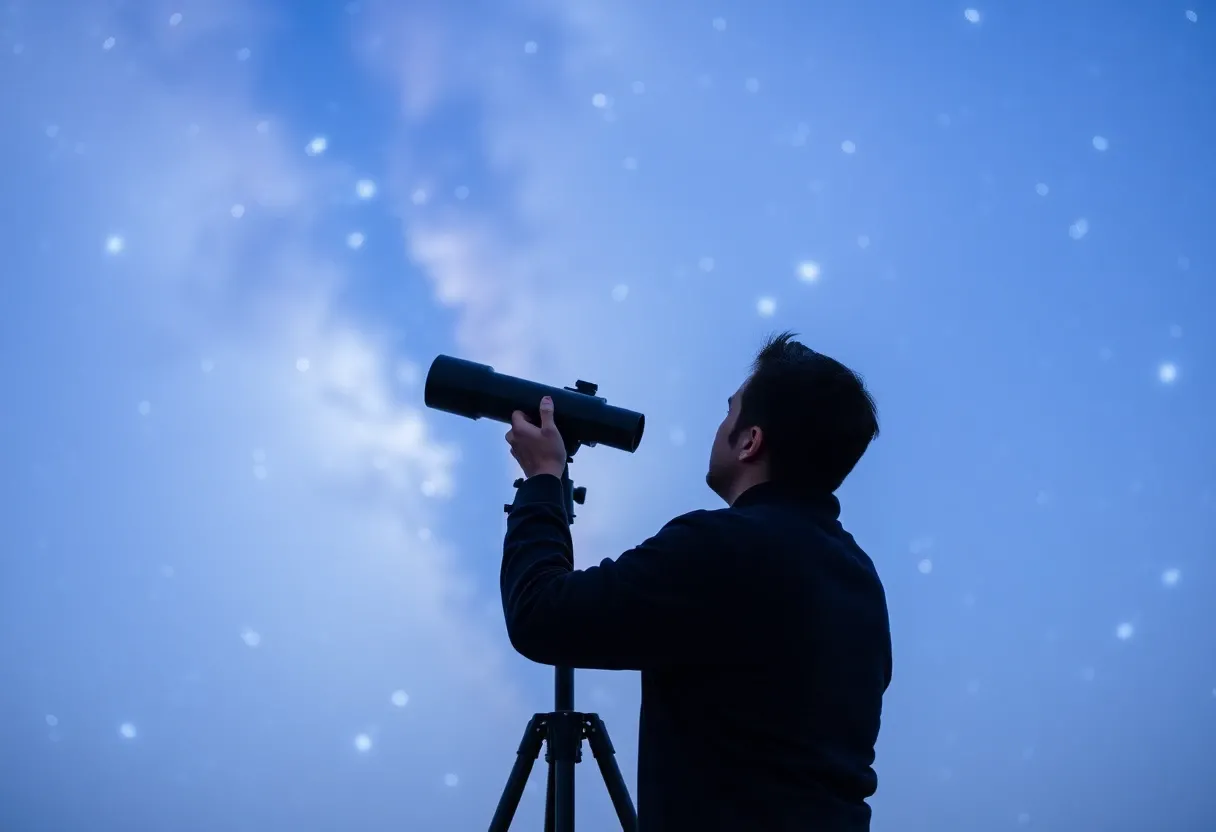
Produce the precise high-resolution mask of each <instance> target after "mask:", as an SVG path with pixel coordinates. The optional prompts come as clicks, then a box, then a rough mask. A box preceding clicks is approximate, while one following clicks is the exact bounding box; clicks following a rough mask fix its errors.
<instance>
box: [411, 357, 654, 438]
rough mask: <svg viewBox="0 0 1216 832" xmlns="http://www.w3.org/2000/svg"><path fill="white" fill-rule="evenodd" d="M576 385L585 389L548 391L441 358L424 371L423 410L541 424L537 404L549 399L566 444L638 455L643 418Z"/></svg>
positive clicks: (481, 367) (459, 360) (482, 366)
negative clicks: (522, 417)
mask: <svg viewBox="0 0 1216 832" xmlns="http://www.w3.org/2000/svg"><path fill="white" fill-rule="evenodd" d="M575 386H576V387H578V388H583V390H571V389H569V388H565V387H549V386H547V385H544V384H538V383H537V382H535V381H528V380H526V379H522V378H515V377H514V376H508V375H504V374H502V373H496V372H494V368H493V367H490V366H489V365H486V364H477V363H475V362H472V361H466V360H464V359H462V358H453V357H452V356H450V355H441V356H438V357H437V358H436V359H435V360H434V361H433V362H431V369H430V370H429V371H427V374H426V387H425V389H424V391H423V401H424V402H425V403H426V406H427V407H429V408H432V409H434V410H442V411H444V412H445V413H453V414H455V415H457V416H464V417H466V418H468V419H481V418H486V419H493V420H494V421H496V422H505V423H508V424H509V423H510V422H511V414H512V413H514V412H515V411H516V410H519V411H522V412H523V413H525V414H527V415H528V416H529V418H531V419H532V420H533V421H534V422H536V423H537V424H539V420H540V400H541V399H542V398H544V397H545V396H550V397H552V399H553V417H554V423H555V424H556V425H557V429H558V430H559V431H561V434H562V438H563V439H565V440H566V441H567V442H578V443H580V444H582V445H607V446H608V447H610V448H616V449H617V450H621V451H628V452H629V453H633V452H634V451H636V450H637V449H638V445H640V444H641V442H642V432H643V430H644V429H645V427H646V417H645V416H644V415H643V414H641V413H635V412H634V411H632V410H625V409H624V408H623V407H614V406H612V405H610V404H608V402H607V401H606V400H605V399H603V398H601V397H599V396H596V395H595V387H594V386H593V385H588V384H586V382H581V381H580V382H578V383H577V384H576V385H575Z"/></svg>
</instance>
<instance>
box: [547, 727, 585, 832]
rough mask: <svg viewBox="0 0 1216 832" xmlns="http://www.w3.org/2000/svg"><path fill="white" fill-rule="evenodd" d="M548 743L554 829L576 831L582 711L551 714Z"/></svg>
mask: <svg viewBox="0 0 1216 832" xmlns="http://www.w3.org/2000/svg"><path fill="white" fill-rule="evenodd" d="M546 727H547V729H548V738H547V744H548V748H547V751H548V753H547V754H546V755H545V759H546V760H548V762H549V766H550V771H551V772H552V777H553V791H552V795H553V832H574V766H575V764H576V763H577V762H579V760H581V759H582V758H583V715H582V714H580V713H576V712H574V711H555V712H553V713H552V714H549V722H548V725H547V726H546Z"/></svg>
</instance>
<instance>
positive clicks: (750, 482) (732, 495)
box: [726, 471, 768, 506]
mask: <svg viewBox="0 0 1216 832" xmlns="http://www.w3.org/2000/svg"><path fill="white" fill-rule="evenodd" d="M762 482H768V474H765V473H762V472H759V471H757V472H756V473H755V474H750V475H748V476H744V477H740V478H739V480H738V481H737V482H735V483H734V484H733V485H731V489H730V492H729V493H728V494H727V499H726V504H727V505H728V506H733V505H734V504H735V500H737V499H739V495H740V494H742V493H743V492H744V491H747V490H748V489H749V488H752V487H754V486H757V485H760V483H762Z"/></svg>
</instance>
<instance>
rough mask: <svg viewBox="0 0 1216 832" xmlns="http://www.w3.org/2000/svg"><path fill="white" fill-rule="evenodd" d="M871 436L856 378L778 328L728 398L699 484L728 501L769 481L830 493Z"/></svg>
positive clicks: (871, 412)
mask: <svg viewBox="0 0 1216 832" xmlns="http://www.w3.org/2000/svg"><path fill="white" fill-rule="evenodd" d="M876 436H878V414H877V411H876V410H875V407H874V400H873V399H872V398H870V394H869V393H868V392H867V391H866V388H865V384H863V383H862V380H861V378H860V377H859V376H858V375H857V374H856V373H854V372H853V371H852V370H850V369H849V368H848V367H846V366H844V365H843V364H841V363H840V362H839V361H835V360H834V359H831V358H828V357H827V356H826V355H822V354H820V353H817V352H815V351H814V350H811V349H808V348H807V347H805V346H803V345H802V344H800V343H798V342H797V341H795V340H794V333H792V332H783V333H781V334H780V335H775V336H772V337H771V338H769V339H768V341H767V342H766V343H765V344H764V346H763V347H762V348H761V349H760V352H759V354H758V355H757V356H756V360H755V363H754V364H753V365H752V372H751V375H749V376H748V377H747V380H746V381H744V382H743V385H742V386H741V387H740V388H739V389H738V390H737V391H736V392H735V394H734V395H733V396H731V397H730V399H729V410H728V412H727V414H726V418H725V419H724V420H723V421H722V424H721V425H719V427H718V433H717V434H716V435H715V436H714V444H713V447H712V449H711V450H710V454H709V473H707V474H706V475H705V482H706V483H707V484H708V485H709V487H710V488H711V489H713V491H714V493H715V494H717V495H718V496H719V497H721V498H722V499H723V500H725V501H726V502H727V503H730V504H733V503H734V501H735V498H736V497H738V496H739V495H740V494H742V493H743V492H744V491H746V490H747V489H748V488H750V487H751V486H753V485H757V484H759V483H761V482H765V481H769V480H771V481H773V482H775V483H780V484H781V485H783V486H787V487H789V488H791V489H793V490H796V491H801V492H806V493H814V494H831V493H833V492H834V491H835V490H836V489H837V488H839V487H840V484H841V483H842V482H844V479H845V477H847V476H848V475H849V472H850V471H852V470H853V467H854V466H855V465H856V464H857V461H858V460H859V459H861V456H862V454H864V453H865V452H866V448H867V447H869V445H870V442H871V440H873V439H874V438H875V437H876Z"/></svg>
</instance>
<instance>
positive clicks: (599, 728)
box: [586, 714, 638, 832]
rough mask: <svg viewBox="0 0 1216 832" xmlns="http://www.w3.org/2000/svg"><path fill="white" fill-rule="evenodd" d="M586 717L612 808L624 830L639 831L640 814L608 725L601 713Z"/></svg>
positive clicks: (594, 752)
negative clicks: (618, 759)
mask: <svg viewBox="0 0 1216 832" xmlns="http://www.w3.org/2000/svg"><path fill="white" fill-rule="evenodd" d="M586 719H587V729H586V730H587V744H588V745H590V746H591V753H592V754H593V755H594V756H595V761H596V762H597V763H599V767H600V774H602V775H603V776H604V785H605V786H607V787H608V797H610V798H611V799H612V808H614V809H616V817H617V820H619V821H620V822H621V829H622V830H624V832H637V828H638V815H637V812H636V811H634V808H633V801H632V800H630V799H629V788H628V787H627V786H626V785H625V778H623V777H621V769H620V768H619V767H618V766H617V764H616V749H615V748H613V747H612V739H611V738H610V737H609V736H608V727H607V726H606V725H604V720H602V719H600V717H599V714H587V715H586Z"/></svg>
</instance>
